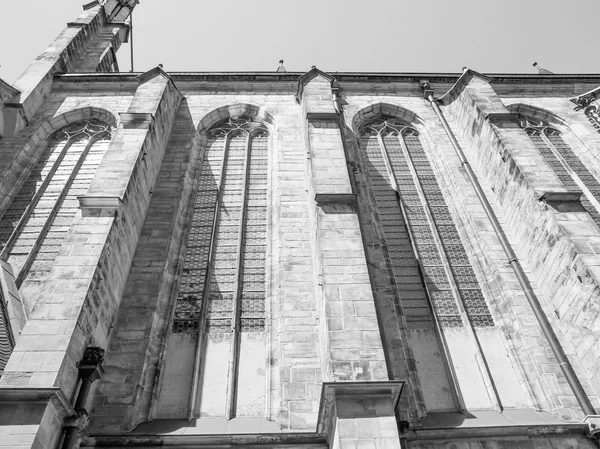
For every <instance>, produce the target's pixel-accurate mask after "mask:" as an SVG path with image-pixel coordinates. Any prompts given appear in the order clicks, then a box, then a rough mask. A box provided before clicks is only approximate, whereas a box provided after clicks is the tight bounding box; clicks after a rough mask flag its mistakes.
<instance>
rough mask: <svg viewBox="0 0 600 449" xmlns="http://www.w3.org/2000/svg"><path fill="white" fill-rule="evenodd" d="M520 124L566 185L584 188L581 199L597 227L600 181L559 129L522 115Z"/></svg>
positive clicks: (570, 189)
mask: <svg viewBox="0 0 600 449" xmlns="http://www.w3.org/2000/svg"><path fill="white" fill-rule="evenodd" d="M519 123H520V125H521V128H523V129H524V130H525V132H526V133H527V134H528V135H529V137H530V138H531V140H532V142H533V143H534V145H535V147H536V148H537V150H538V151H539V152H540V154H541V155H542V156H543V157H544V159H545V160H546V162H547V163H548V165H550V167H551V168H552V170H553V171H554V173H555V174H556V176H557V177H558V179H559V180H560V181H561V182H562V183H563V185H564V186H565V188H566V189H567V190H569V191H572V192H579V191H583V193H584V194H583V195H582V196H581V198H580V202H581V204H582V206H583V207H584V209H585V210H586V211H587V212H588V213H589V214H590V216H591V217H592V219H593V220H594V222H595V223H596V225H597V226H598V227H599V228H600V183H599V182H598V181H597V180H596V178H595V177H594V175H593V174H592V173H591V172H590V171H589V170H588V169H587V168H586V167H585V165H584V164H583V163H582V162H581V160H580V159H579V158H578V157H577V156H576V155H575V153H574V152H573V150H571V148H570V147H569V145H568V144H567V143H566V142H565V141H564V139H563V138H562V134H561V133H560V131H558V130H557V129H555V128H553V127H551V126H548V125H547V124H545V123H544V122H543V121H536V120H533V119H531V118H529V117H525V116H522V115H521V116H519Z"/></svg>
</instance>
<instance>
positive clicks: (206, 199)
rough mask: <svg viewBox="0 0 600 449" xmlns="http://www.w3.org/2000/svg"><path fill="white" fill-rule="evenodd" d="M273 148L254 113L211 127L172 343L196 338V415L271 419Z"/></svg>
mask: <svg viewBox="0 0 600 449" xmlns="http://www.w3.org/2000/svg"><path fill="white" fill-rule="evenodd" d="M267 153H268V132H267V129H266V128H265V127H264V126H263V125H262V124H261V123H259V122H256V121H252V119H250V118H247V117H239V118H235V119H233V118H231V119H229V120H228V121H225V122H222V123H220V124H218V125H216V126H214V127H213V128H211V129H210V130H209V132H208V143H207V149H206V153H205V156H204V161H203V163H202V167H201V169H200V174H199V188H198V192H197V196H196V199H195V203H194V205H193V208H194V210H193V217H192V222H191V227H190V230H189V237H188V240H187V247H186V251H185V258H184V261H183V266H182V269H181V272H180V278H179V289H178V292H177V299H176V307H175V316H174V320H173V325H172V332H173V335H172V338H171V343H170V344H169V345H170V346H171V345H176V343H175V342H176V341H179V340H182V341H183V340H185V339H186V338H188V337H185V335H188V336H193V338H194V339H195V340H196V343H195V346H196V349H195V351H196V355H195V356H194V359H195V363H194V370H193V373H194V376H193V378H192V388H191V392H190V396H191V398H189V399H190V405H189V409H190V413H191V414H192V415H200V414H202V415H210V416H221V417H227V418H232V417H234V416H258V417H260V416H264V409H265V401H266V386H265V385H266V384H265V377H264V372H265V370H266V369H267V368H266V366H265V357H266V353H265V351H266V346H265V345H266V333H265V320H266V316H265V300H266V279H265V278H266V242H267V174H268V168H267ZM178 336H179V337H178ZM167 357H169V355H167ZM196 373H197V375H196ZM257 373H259V376H258V377H257ZM260 373H262V374H260ZM165 382H169V380H168V379H166V378H165ZM261 383H262V384H261ZM261 385H262V386H261ZM163 389H164V388H163ZM238 392H240V394H238Z"/></svg>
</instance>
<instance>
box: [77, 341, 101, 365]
mask: <svg viewBox="0 0 600 449" xmlns="http://www.w3.org/2000/svg"><path fill="white" fill-rule="evenodd" d="M103 361H104V349H102V348H98V347H95V346H90V347H88V348H87V349H86V350H85V353H84V354H83V359H81V364H82V365H97V364H98V363H102V362H103Z"/></svg>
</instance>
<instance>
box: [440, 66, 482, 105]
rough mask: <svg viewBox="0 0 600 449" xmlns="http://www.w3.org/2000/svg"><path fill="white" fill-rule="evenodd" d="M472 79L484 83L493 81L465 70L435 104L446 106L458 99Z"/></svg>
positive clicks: (473, 71) (470, 70) (477, 73)
mask: <svg viewBox="0 0 600 449" xmlns="http://www.w3.org/2000/svg"><path fill="white" fill-rule="evenodd" d="M473 78H478V79H480V80H482V81H485V82H486V83H491V82H492V81H493V80H494V79H493V78H492V77H491V76H487V75H483V74H481V73H479V72H476V71H475V70H472V69H469V68H467V69H466V70H465V71H464V72H463V74H462V75H461V76H460V78H458V80H457V81H456V83H454V86H452V87H451V88H450V90H449V91H448V92H446V93H445V94H444V95H442V96H441V97H439V98H438V99H437V102H438V103H440V104H442V105H444V106H447V105H449V104H450V103H452V102H453V101H454V100H456V99H457V98H458V96H459V95H460V94H461V92H462V91H463V89H464V88H465V87H467V85H468V84H469V83H470V82H471V80H472V79H473Z"/></svg>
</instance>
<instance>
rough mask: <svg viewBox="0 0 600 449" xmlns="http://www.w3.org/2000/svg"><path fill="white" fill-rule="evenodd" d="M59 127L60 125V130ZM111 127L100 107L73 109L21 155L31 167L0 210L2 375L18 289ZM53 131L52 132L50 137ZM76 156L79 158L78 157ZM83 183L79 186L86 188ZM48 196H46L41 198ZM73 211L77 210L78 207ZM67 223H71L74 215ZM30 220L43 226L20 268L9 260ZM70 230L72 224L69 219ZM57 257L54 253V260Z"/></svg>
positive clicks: (16, 324)
mask: <svg viewBox="0 0 600 449" xmlns="http://www.w3.org/2000/svg"><path fill="white" fill-rule="evenodd" d="M65 122H66V124H65ZM59 124H61V125H63V126H61V127H60V128H58V127H59V126H60V125H59ZM115 124H116V120H115V119H114V116H113V115H112V114H111V113H108V112H107V111H104V110H101V109H98V108H93V107H87V108H82V109H77V110H72V111H69V112H67V113H64V114H62V115H59V116H57V117H55V118H53V119H52V120H50V121H49V122H46V123H44V124H43V125H41V126H40V127H39V128H37V130H36V131H35V132H34V133H33V135H32V137H31V139H30V140H29V141H28V142H27V143H26V144H25V145H24V147H23V149H22V152H21V155H22V156H24V157H23V158H24V159H25V160H29V161H30V164H29V167H28V168H27V170H25V172H24V173H22V174H21V176H20V177H19V180H18V181H17V182H15V183H14V186H13V188H12V191H11V193H12V195H10V196H9V198H11V199H10V200H9V201H6V202H5V208H4V210H3V211H2V216H0V223H1V224H2V225H3V226H2V227H3V228H5V229H7V230H8V232H2V233H1V234H0V235H2V238H1V240H0V261H1V262H2V265H3V266H2V267H0V270H1V271H2V273H0V276H2V279H0V374H1V370H2V369H3V368H4V366H5V364H6V362H7V361H8V358H9V356H10V354H11V353H12V351H13V349H14V346H15V344H16V338H17V336H18V333H20V330H21V328H22V326H23V325H24V324H25V320H26V317H25V312H24V311H23V310H22V309H23V304H22V302H19V301H22V300H21V299H20V296H21V295H20V293H19V289H20V287H21V286H22V284H23V283H24V282H25V280H26V279H27V276H28V275H29V273H30V270H31V269H32V265H33V264H34V262H36V260H37V258H38V255H39V252H40V249H41V248H42V245H44V241H45V240H46V238H47V237H48V236H49V234H50V233H51V227H52V225H53V224H54V223H55V221H56V218H57V216H58V215H59V214H60V213H61V212H63V213H64V209H63V206H64V205H65V201H66V200H67V199H69V194H70V193H71V192H70V191H71V188H72V187H73V184H74V183H75V181H76V180H77V179H79V181H80V182H81V178H78V175H79V174H80V170H81V168H82V167H83V165H84V164H85V163H86V162H87V163H89V161H88V160H87V157H88V155H89V153H90V151H91V150H92V148H93V147H94V145H95V144H96V143H97V142H99V141H101V140H106V141H107V143H106V147H107V146H108V142H109V141H110V139H111V137H112V133H113V131H114V128H115ZM57 128H58V129H57ZM52 129H54V131H50V132H49V130H52ZM44 136H45V137H44ZM80 141H83V142H84V146H83V148H82V149H81V151H80V154H79V156H77V157H76V161H75V162H74V164H73V165H72V166H71V167H69V163H68V162H65V158H66V157H67V156H69V157H72V156H73V154H71V153H70V151H69V150H70V149H72V147H73V145H74V144H76V143H78V142H80ZM96 150H97V148H96ZM105 150H106V148H104V150H102V149H101V153H102V154H103V153H104V151H105ZM75 155H77V153H76V152H75ZM54 156H56V158H55V160H53V161H52V160H51V159H52V158H53V157H54ZM63 162H64V164H63ZM98 162H99V160H98ZM65 166H66V168H67V171H69V170H70V173H69V174H68V177H67V179H66V181H64V183H63V182H61V181H60V180H55V179H54V177H55V175H56V174H57V172H59V171H61V170H64V168H65ZM44 172H45V174H44ZM35 176H40V178H41V179H40V182H39V184H38V185H36V184H37V183H36V180H35V179H34V177H35ZM63 176H64V174H63ZM92 176H93V175H92ZM89 181H90V182H91V177H89ZM53 183H54V186H53V187H54V188H56V187H58V192H56V191H51V189H50V190H49V187H51V186H52V184H53ZM86 183H87V182H83V184H84V186H85V184H86ZM28 184H29V185H28ZM32 187H33V190H32V192H31V193H33V195H32V197H31V198H29V199H28V202H27V206H26V207H25V208H24V209H20V208H19V207H20V206H19V205H18V200H19V195H20V194H21V193H22V191H23V189H25V188H27V189H32ZM84 188H86V187H84ZM13 192H14V193H13ZM53 192H54V193H53ZM25 193H27V192H25ZM47 193H48V196H45V195H46V194H47ZM57 193H58V194H57ZM56 194H57V195H56ZM54 196H56V198H54ZM42 201H44V202H46V203H50V204H52V205H51V207H50V210H49V211H48V214H47V216H46V217H44V216H43V215H44V214H43V213H40V212H39V211H36V208H37V207H38V206H39V205H40V203H41V202H42ZM70 201H71V202H73V201H74V202H76V201H77V199H76V198H70ZM13 205H15V207H16V211H14V210H13V211H11V208H12V206H13ZM76 208H78V205H77V206H76ZM69 209H73V207H72V206H71V207H70V208H69ZM11 212H13V213H14V212H16V213H17V215H15V216H14V217H12V218H11V215H10V214H11ZM67 215H68V214H67ZM63 218H67V221H68V219H69V217H68V216H67V217H63ZM71 218H74V215H73V216H72V217H71ZM32 219H35V220H38V221H43V224H42V227H41V230H40V231H39V232H38V233H37V235H35V237H34V239H33V243H32V244H31V245H30V248H29V250H28V251H27V253H26V255H25V258H24V259H23V261H22V263H19V264H15V263H11V262H12V261H11V255H13V250H14V248H15V245H16V244H17V242H18V241H19V238H20V237H21V236H22V235H23V233H24V231H26V229H27V227H28V225H29V222H30V220H32ZM6 225H8V226H6ZM70 225H72V220H71V223H70ZM32 226H33V225H32ZM55 246H56V245H55ZM57 246H60V245H57ZM57 254H58V250H57V251H56V254H55V255H54V256H56V255H57ZM45 258H46V259H48V254H46V255H45ZM45 264H46V266H45V267H44V268H43V269H42V270H41V272H42V273H47V272H48V271H49V270H50V269H51V266H52V263H51V262H48V261H46V262H45ZM13 274H14V277H13ZM37 274H39V273H37ZM10 298H12V299H10Z"/></svg>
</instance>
